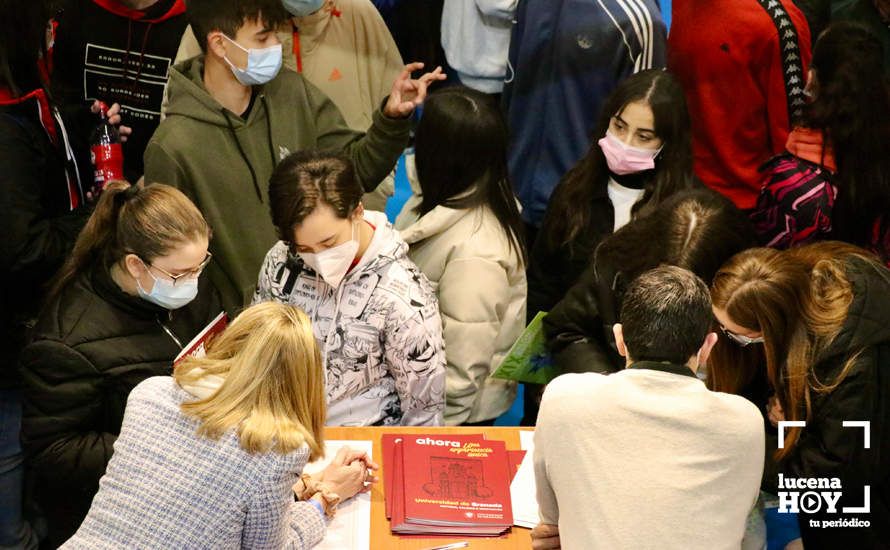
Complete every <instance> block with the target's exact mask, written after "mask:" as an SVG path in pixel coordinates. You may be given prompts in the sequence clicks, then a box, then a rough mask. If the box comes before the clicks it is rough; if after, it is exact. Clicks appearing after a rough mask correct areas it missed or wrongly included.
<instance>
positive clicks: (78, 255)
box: [20, 182, 221, 547]
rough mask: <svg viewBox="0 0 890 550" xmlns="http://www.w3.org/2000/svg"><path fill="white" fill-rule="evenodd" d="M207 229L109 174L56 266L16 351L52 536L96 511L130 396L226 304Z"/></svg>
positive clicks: (33, 468) (28, 440)
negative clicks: (205, 277) (203, 279)
mask: <svg viewBox="0 0 890 550" xmlns="http://www.w3.org/2000/svg"><path fill="white" fill-rule="evenodd" d="M209 239H210V228H209V226H208V225H207V222H206V221H204V217H203V216H202V215H201V213H200V212H199V211H198V209H197V208H196V207H195V205H193V204H192V203H191V201H189V199H188V198H186V196H185V195H183V194H182V193H181V192H180V191H178V190H176V189H174V188H173V187H169V186H167V185H160V184H157V185H152V186H149V187H146V188H144V189H143V188H141V187H139V186H130V185H129V184H128V183H126V182H113V183H111V184H109V185H108V187H106V190H105V191H104V193H103V194H102V196H101V198H100V199H99V203H98V205H97V206H96V210H95V211H94V212H93V214H92V216H91V217H90V220H89V221H88V222H87V225H86V227H85V228H84V230H83V232H81V234H80V236H79V237H78V239H77V242H76V243H75V245H74V250H73V252H72V254H71V256H70V257H69V259H68V261H67V263H66V264H65V265H64V266H63V268H62V270H61V271H60V273H59V275H58V278H57V280H56V282H55V285H54V287H53V288H52V290H51V291H50V298H49V300H48V302H47V303H46V305H45V307H44V309H43V311H42V313H41V315H40V317H39V318H38V321H37V324H36V326H35V327H34V330H33V334H32V340H31V342H30V343H29V344H28V346H26V347H25V349H24V351H23V352H22V357H21V363H20V365H21V372H22V377H23V379H24V383H25V393H24V417H23V421H22V439H23V442H24V444H25V448H26V451H27V452H28V455H29V464H28V467H29V472H30V476H31V478H32V479H31V483H32V485H33V488H34V497H35V500H36V501H37V504H38V505H39V506H40V508H41V509H42V511H43V512H44V514H45V515H46V518H47V522H48V526H49V540H48V542H49V543H50V544H51V545H52V546H53V547H55V546H57V545H58V544H61V543H62V542H64V541H65V540H66V539H67V538H68V537H70V536H71V535H72V534H73V533H74V532H75V530H76V529H77V527H78V526H79V525H80V522H81V521H82V520H83V518H84V516H85V515H86V513H87V510H89V507H90V502H91V501H92V499H93V495H95V493H96V491H97V490H98V486H99V478H100V477H102V474H103V473H104V472H105V467H106V465H107V463H108V460H109V459H110V458H111V454H112V445H113V444H114V442H115V440H116V438H117V435H118V433H119V432H120V428H121V422H122V420H123V415H124V407H125V405H126V403H127V396H128V395H129V393H130V390H131V389H133V387H134V386H136V385H137V384H139V383H140V382H142V381H143V380H145V379H146V378H149V377H151V376H159V375H169V374H170V372H171V369H172V362H173V358H174V357H176V355H177V354H178V353H179V352H180V351H181V350H182V348H183V346H185V345H186V344H188V342H189V341H190V340H191V339H192V338H194V336H195V335H196V334H197V333H198V332H200V331H201V329H202V328H204V327H205V326H206V325H207V324H208V323H209V322H210V321H211V320H212V319H213V318H214V317H215V316H216V315H217V314H218V313H219V311H220V309H221V306H220V302H219V298H218V296H217V295H216V294H215V291H213V290H212V289H211V287H210V286H209V285H205V284H199V275H200V274H201V271H202V270H203V269H204V267H205V266H206V265H207V263H208V262H209V261H210V255H209V254H208V252H207V245H208V241H209Z"/></svg>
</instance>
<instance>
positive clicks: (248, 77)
mask: <svg viewBox="0 0 890 550" xmlns="http://www.w3.org/2000/svg"><path fill="white" fill-rule="evenodd" d="M223 36H225V37H226V40H228V41H229V42H231V43H232V44H234V45H236V46H238V47H239V48H241V49H242V50H243V51H245V52H247V68H246V69H239V68H238V67H237V66H236V65H235V64H234V63H232V62H231V61H229V58H228V57H224V58H223V59H225V60H226V63H228V64H229V67H230V68H231V69H232V73H233V74H234V75H235V78H237V79H238V82H240V83H241V84H244V85H245V86H256V85H259V84H265V83H266V82H269V81H270V80H272V79H273V78H275V75H277V74H278V71H279V70H281V44H276V45H274V46H269V47H268V48H251V49H247V48H245V47H244V46H242V45H241V44H239V43H237V42H235V41H234V40H232V39H231V38H229V37H228V36H226V35H223Z"/></svg>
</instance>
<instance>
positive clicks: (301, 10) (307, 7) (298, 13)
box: [282, 0, 324, 17]
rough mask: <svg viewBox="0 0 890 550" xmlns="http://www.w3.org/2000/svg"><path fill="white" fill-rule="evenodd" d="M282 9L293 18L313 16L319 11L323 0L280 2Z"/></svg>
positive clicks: (283, 0)
mask: <svg viewBox="0 0 890 550" xmlns="http://www.w3.org/2000/svg"><path fill="white" fill-rule="evenodd" d="M282 3H283V4H284V9H286V10H287V11H288V12H290V14H291V15H293V16H295V17H303V16H306V15H310V14H313V13H315V12H317V11H318V10H320V9H321V7H322V6H323V5H324V0H282Z"/></svg>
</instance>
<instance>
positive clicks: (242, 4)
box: [186, 0, 290, 53]
mask: <svg viewBox="0 0 890 550" xmlns="http://www.w3.org/2000/svg"><path fill="white" fill-rule="evenodd" d="M186 13H187V14H188V19H189V23H190V24H191V25H192V31H193V32H194V33H195V38H197V40H198V44H199V45H200V46H201V51H202V52H205V53H206V52H207V35H208V34H209V33H211V32H213V31H220V32H222V33H223V34H224V35H226V36H228V37H229V38H231V39H233V40H234V38H235V34H236V33H237V32H238V29H240V28H241V27H242V26H244V24H245V23H246V22H248V21H262V23H263V25H264V26H266V27H268V28H272V29H274V28H276V27H278V26H279V25H280V24H282V23H284V22H285V21H287V20H288V19H289V17H290V16H289V15H288V13H287V11H286V10H285V9H284V4H282V2H281V0H188V10H187V12H186Z"/></svg>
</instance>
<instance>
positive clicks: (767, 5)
mask: <svg viewBox="0 0 890 550" xmlns="http://www.w3.org/2000/svg"><path fill="white" fill-rule="evenodd" d="M757 1H758V2H759V3H760V6H761V7H762V8H763V9H764V11H766V13H767V14H768V15H769V17H770V19H772V20H773V24H774V25H775V26H776V30H777V31H778V33H779V58H780V59H781V60H782V75H783V77H784V80H785V95H786V96H787V97H788V117H789V120H790V121H792V124H793V121H794V120H796V119H799V118H800V116H801V115H802V114H803V107H804V105H805V104H806V101H805V99H804V94H803V90H804V86H805V84H806V82H805V80H806V76H805V75H804V72H803V60H802V59H801V57H800V41H799V40H798V35H797V27H795V26H794V22H793V21H791V17H790V16H789V15H788V12H787V11H786V10H785V8H784V7H783V6H782V3H781V2H779V0H757Z"/></svg>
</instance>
